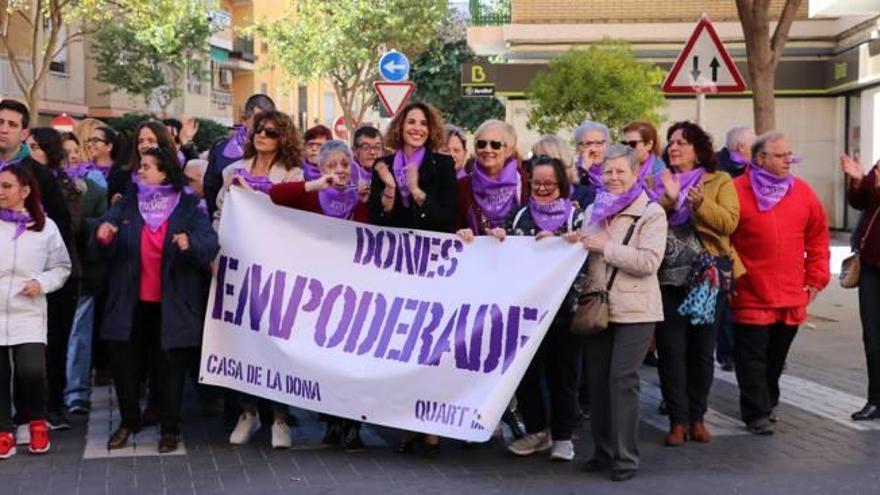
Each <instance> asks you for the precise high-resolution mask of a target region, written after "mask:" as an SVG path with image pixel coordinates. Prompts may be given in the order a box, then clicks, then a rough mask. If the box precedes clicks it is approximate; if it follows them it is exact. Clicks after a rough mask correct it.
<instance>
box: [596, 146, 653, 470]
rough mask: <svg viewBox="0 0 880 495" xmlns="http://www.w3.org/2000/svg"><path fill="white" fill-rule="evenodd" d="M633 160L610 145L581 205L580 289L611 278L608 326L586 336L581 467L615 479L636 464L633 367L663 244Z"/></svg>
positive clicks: (645, 337)
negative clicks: (587, 453) (587, 439)
mask: <svg viewBox="0 0 880 495" xmlns="http://www.w3.org/2000/svg"><path fill="white" fill-rule="evenodd" d="M639 165H640V164H639V161H638V159H637V158H636V156H635V154H634V153H633V151H632V149H630V148H629V147H625V146H620V145H615V146H611V147H609V149H608V151H607V153H606V155H605V162H604V163H603V168H602V183H603V189H602V190H600V191H599V192H598V194H597V195H596V201H595V202H594V203H593V205H592V206H590V208H589V209H587V211H586V212H585V217H586V218H587V219H588V221H587V222H584V225H585V233H584V236H583V241H582V242H583V244H584V247H586V248H587V250H589V251H590V255H589V257H588V258H587V275H586V279H585V281H584V290H585V291H587V292H589V291H595V290H604V289H607V288H608V284H609V281H611V289H610V290H609V291H608V301H609V322H610V323H609V326H608V328H607V329H606V330H604V331H603V332H601V333H599V334H596V335H591V336H589V337H587V338H586V342H585V345H586V349H587V350H586V357H587V367H588V370H589V372H588V374H589V377H588V381H589V387H590V388H589V390H590V399H591V400H590V402H591V415H592V419H591V425H592V430H593V442H594V444H595V451H594V453H593V458H592V459H590V460H589V461H588V462H587V465H586V466H585V469H586V470H587V471H602V470H605V469H610V470H611V479H612V480H614V481H624V480H628V479H630V478H632V477H633V476H635V474H636V471H637V470H638V466H639V458H638V446H637V442H638V425H639V418H638V412H639V375H638V368H639V364H641V362H642V359H643V358H644V357H645V353H646V352H647V351H648V346H649V345H650V343H651V335H652V334H653V332H654V325H655V323H656V322H658V321H662V320H663V305H662V302H661V298H660V285H659V283H658V282H657V269H658V268H659V267H660V262H661V261H662V260H663V253H664V251H665V248H666V227H667V224H666V213H665V212H664V211H663V208H662V207H661V206H660V205H658V204H656V203H653V202H651V201H650V200H649V199H648V195H647V194H646V193H645V191H644V189H643V187H642V185H641V184H639V181H638V180H637V177H638V171H639ZM627 237H629V239H627ZM612 279H613V280H612Z"/></svg>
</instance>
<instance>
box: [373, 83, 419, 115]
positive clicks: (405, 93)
mask: <svg viewBox="0 0 880 495" xmlns="http://www.w3.org/2000/svg"><path fill="white" fill-rule="evenodd" d="M373 87H375V88H376V93H378V94H379V101H381V102H382V106H384V107H385V110H387V111H388V113H389V114H391V116H392V117H393V116H394V115H396V114H397V112H398V111H400V109H401V108H403V106H404V105H405V104H406V101H407V100H408V99H409V97H410V95H412V93H413V91H415V89H416V84H415V83H414V82H412V81H400V82H392V81H376V82H374V83H373Z"/></svg>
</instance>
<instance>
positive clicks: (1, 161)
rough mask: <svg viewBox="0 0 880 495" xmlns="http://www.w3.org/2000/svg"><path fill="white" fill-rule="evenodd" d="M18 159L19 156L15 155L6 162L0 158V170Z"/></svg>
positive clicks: (18, 160)
mask: <svg viewBox="0 0 880 495" xmlns="http://www.w3.org/2000/svg"><path fill="white" fill-rule="evenodd" d="M20 161H21V158H20V157H17V156H16V157H15V158H13V159H12V160H9V161H8V162H7V161H3V160H0V170H3V169H5V168H6V167H9V166H12V165H15V164H16V163H18V162H20Z"/></svg>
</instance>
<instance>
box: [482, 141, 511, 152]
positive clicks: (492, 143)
mask: <svg viewBox="0 0 880 495" xmlns="http://www.w3.org/2000/svg"><path fill="white" fill-rule="evenodd" d="M486 146H491V147H492V149H493V150H495V151H498V150H500V149H501V147H502V146H504V143H502V142H501V141H486V140H485V139H477V149H478V150H481V149H484V148H485V147H486Z"/></svg>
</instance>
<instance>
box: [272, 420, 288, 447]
mask: <svg viewBox="0 0 880 495" xmlns="http://www.w3.org/2000/svg"><path fill="white" fill-rule="evenodd" d="M290 445H291V442H290V427H289V426H287V423H285V422H283V421H275V422H274V423H272V448H273V449H289V448H290Z"/></svg>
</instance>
